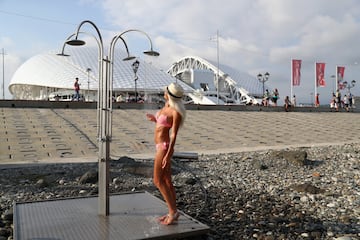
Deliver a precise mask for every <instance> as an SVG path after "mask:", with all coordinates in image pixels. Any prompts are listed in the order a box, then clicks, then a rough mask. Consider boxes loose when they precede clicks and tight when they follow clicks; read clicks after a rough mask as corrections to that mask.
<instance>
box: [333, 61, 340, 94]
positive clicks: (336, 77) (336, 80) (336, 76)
mask: <svg viewBox="0 0 360 240" xmlns="http://www.w3.org/2000/svg"><path fill="white" fill-rule="evenodd" d="M338 76H339V73H338V66H337V65H336V69H335V92H336V90H338V88H339V86H338V81H339V79H338ZM335 92H334V93H335Z"/></svg>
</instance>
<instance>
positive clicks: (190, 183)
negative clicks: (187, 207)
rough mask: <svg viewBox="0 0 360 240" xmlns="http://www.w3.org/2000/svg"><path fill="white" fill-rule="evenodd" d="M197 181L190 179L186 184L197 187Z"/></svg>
mask: <svg viewBox="0 0 360 240" xmlns="http://www.w3.org/2000/svg"><path fill="white" fill-rule="evenodd" d="M196 182H197V181H196V179H195V178H188V179H186V180H185V183H186V184H189V185H195V184H196Z"/></svg>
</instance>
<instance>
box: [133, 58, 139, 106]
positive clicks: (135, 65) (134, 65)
mask: <svg viewBox="0 0 360 240" xmlns="http://www.w3.org/2000/svg"><path fill="white" fill-rule="evenodd" d="M139 65H140V62H139V61H138V60H136V61H135V62H134V63H133V64H132V65H131V66H132V69H133V71H134V82H135V102H136V103H137V86H136V81H137V80H138V76H137V74H136V73H137V71H138V69H139Z"/></svg>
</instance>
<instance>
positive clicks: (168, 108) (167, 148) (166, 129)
mask: <svg viewBox="0 0 360 240" xmlns="http://www.w3.org/2000/svg"><path fill="white" fill-rule="evenodd" d="M183 94H184V90H183V88H182V87H181V86H180V85H179V84H177V83H171V84H170V85H169V86H167V88H166V90H165V91H164V98H165V101H166V102H165V106H164V107H163V108H162V109H160V110H159V111H158V112H157V113H156V115H153V114H149V113H148V114H146V117H147V119H148V120H149V121H152V122H155V124H156V125H155V134H154V140H155V144H156V145H155V146H156V154H155V161H154V178H153V181H154V184H155V186H156V187H157V188H158V189H159V191H160V193H161V195H162V196H163V198H164V200H165V202H166V204H167V206H168V210H169V212H168V214H166V215H164V216H162V217H160V218H159V221H160V223H161V224H164V225H171V224H174V223H176V221H177V220H178V218H179V212H178V210H177V207H176V193H175V188H174V186H173V184H172V181H171V157H172V155H173V153H174V146H175V142H176V137H177V133H178V131H179V128H180V127H181V126H182V125H183V123H184V120H185V117H186V110H185V106H184V104H183V102H182V97H183ZM170 129H171V134H170Z"/></svg>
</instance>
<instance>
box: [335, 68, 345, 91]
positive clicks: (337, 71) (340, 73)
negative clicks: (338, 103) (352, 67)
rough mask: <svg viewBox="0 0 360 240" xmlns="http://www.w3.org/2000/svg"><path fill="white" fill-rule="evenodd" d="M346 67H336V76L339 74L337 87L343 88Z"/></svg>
mask: <svg viewBox="0 0 360 240" xmlns="http://www.w3.org/2000/svg"><path fill="white" fill-rule="evenodd" d="M344 73H345V67H339V66H338V67H336V76H337V88H338V89H343V88H344V84H343V83H342V81H343V80H344Z"/></svg>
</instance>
